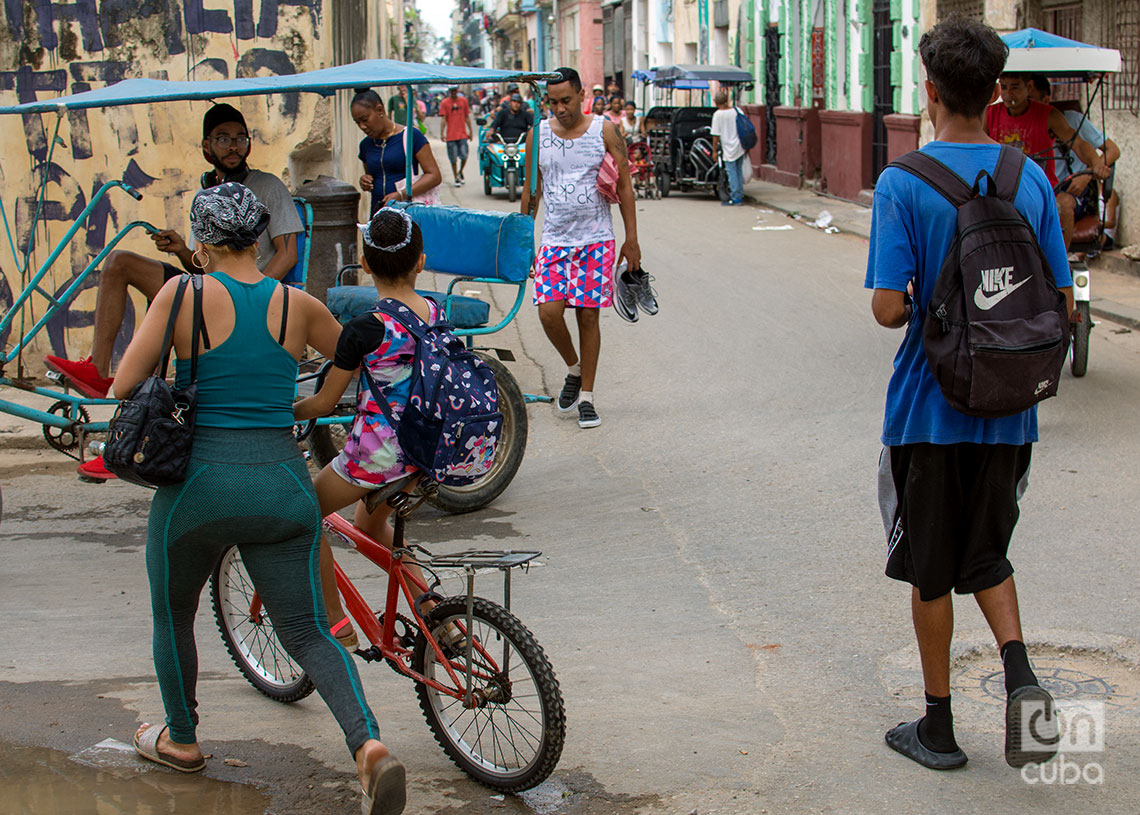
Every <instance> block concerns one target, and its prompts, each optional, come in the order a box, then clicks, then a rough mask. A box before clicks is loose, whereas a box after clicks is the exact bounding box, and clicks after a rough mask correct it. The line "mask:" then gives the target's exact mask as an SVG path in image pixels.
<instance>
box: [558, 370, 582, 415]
mask: <svg viewBox="0 0 1140 815" xmlns="http://www.w3.org/2000/svg"><path fill="white" fill-rule="evenodd" d="M581 392H582V377H580V376H576V375H575V374H566V382H564V383H563V385H562V393H560V394H558V401H557V402H555V403H554V404H555V406H556V407H557V408H558V412H559V413H572V412H573V411H574V408H576V407H577V406H578V394H580V393H581Z"/></svg>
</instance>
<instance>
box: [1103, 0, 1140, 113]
mask: <svg viewBox="0 0 1140 815" xmlns="http://www.w3.org/2000/svg"><path fill="white" fill-rule="evenodd" d="M1103 8H1104V15H1103V17H1102V19H1103V21H1104V26H1105V31H1104V32H1103V36H1102V37H1101V42H1102V43H1104V44H1105V45H1106V46H1107V47H1109V48H1115V49H1117V50H1118V51H1120V57H1121V61H1122V65H1121V67H1120V73H1118V74H1116V75H1115V76H1112V77H1110V78H1109V81H1108V87H1107V91H1108V95H1107V97H1106V99H1105V107H1107V108H1108V109H1109V110H1130V111H1132V112H1133V113H1138V112H1140V2H1137V0H1105V2H1104V6H1103Z"/></svg>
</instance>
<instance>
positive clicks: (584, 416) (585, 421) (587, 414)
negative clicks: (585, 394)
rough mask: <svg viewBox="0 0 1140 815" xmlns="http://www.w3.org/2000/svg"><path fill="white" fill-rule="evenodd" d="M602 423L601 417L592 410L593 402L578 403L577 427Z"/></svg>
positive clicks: (594, 425)
mask: <svg viewBox="0 0 1140 815" xmlns="http://www.w3.org/2000/svg"><path fill="white" fill-rule="evenodd" d="M601 423H602V417H601V416H599V415H598V411H596V410H594V403H593V402H579V403H578V427H597V426H598V425H600V424H601Z"/></svg>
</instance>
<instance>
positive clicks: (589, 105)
mask: <svg viewBox="0 0 1140 815" xmlns="http://www.w3.org/2000/svg"><path fill="white" fill-rule="evenodd" d="M598 99H601V100H602V110H603V111H605V109H606V105H607V104H608V103H609V100H608V99H606V89H605V88H603V87H602V86H601V85H595V86H594V89H593V93H591V94H590V98H589V99H583V100H582V112H583V113H593V112H594V108H595V107H596V105H597V100H598Z"/></svg>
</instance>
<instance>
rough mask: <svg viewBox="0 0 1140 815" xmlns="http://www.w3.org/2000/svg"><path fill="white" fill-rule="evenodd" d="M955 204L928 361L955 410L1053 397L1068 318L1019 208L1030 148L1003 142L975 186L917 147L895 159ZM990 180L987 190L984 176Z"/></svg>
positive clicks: (1006, 407)
mask: <svg viewBox="0 0 1140 815" xmlns="http://www.w3.org/2000/svg"><path fill="white" fill-rule="evenodd" d="M888 166H890V167H897V168H899V169H900V170H905V171H906V172H908V173H911V174H912V175H915V176H917V177H918V178H919V179H921V180H922V181H924V182H925V183H926V184H928V185H929V186H930V187H932V188H933V189H934V190H936V191H937V192H938V193H939V194H941V195H942V197H943V198H945V199H946V200H947V201H949V202H950V203H951V204H953V205H954V207H955V208H956V209H957V210H958V231H957V234H956V235H955V236H954V242H953V243H952V244H951V245H950V251H949V253H948V254H947V255H946V259H945V260H944V261H943V262H942V268H941V270H940V271H939V273H938V280H937V281H936V282H935V284H934V293H933V295H932V297H931V299H930V304H929V306H928V307H927V310H926V314H925V315H921V316H922V318H923V326H922V342H923V346H924V347H925V348H926V359H927V362H929V363H930V368H931V370H932V371H933V373H934V378H935V380H936V381H937V382H938V385H939V387H941V388H942V395H943V396H945V397H946V401H947V402H949V403H950V405H951V407H953V408H954V409H955V410H958V411H961V412H962V413H965V414H967V415H969V416H977V417H979V418H982V419H998V418H1001V417H1003V416H1012V415H1013V414H1015V413H1020V412H1022V411H1024V410H1028V409H1029V408H1031V407H1032V406H1033V405H1035V404H1037V403H1038V402H1040V401H1041V400H1042V399H1047V398H1048V397H1050V396H1054V395H1056V393H1057V384H1058V381H1059V380H1060V378H1061V369H1062V368H1063V367H1064V364H1065V357H1066V355H1067V354H1068V352H1069V336H1070V335H1069V315H1068V311H1067V309H1066V305H1065V296H1064V295H1063V294H1062V293H1061V292H1060V291H1059V290H1058V289H1057V283H1056V278H1055V277H1054V276H1053V272H1052V270H1051V269H1050V268H1049V263H1048V261H1047V260H1046V259H1045V253H1044V252H1042V251H1041V245H1040V244H1039V243H1038V242H1037V236H1036V234H1035V233H1034V231H1033V229H1032V228H1031V227H1030V226H1029V224H1028V223H1026V221H1025V218H1023V217H1022V215H1021V213H1020V212H1019V211H1018V210H1017V208H1016V207H1015V206H1014V205H1013V200H1014V197H1015V196H1016V195H1017V188H1018V185H1019V184H1020V183H1021V173H1022V169H1023V168H1024V166H1025V154H1024V153H1022V152H1021V151H1020V150H1018V149H1016V148H1013V147H1002V149H1001V153H1000V154H999V156H998V161H997V166H996V167H995V169H994V172H993V175H992V176H991V175H990V174H989V173H988V172H986V171H985V170H982V171H981V172H979V173H978V177H977V178H976V179H975V180H974V185H973V187H972V188H971V187H970V186H969V185H968V184H967V183H966V182H965V181H963V180H962V178H961V177H960V176H959V175H958V174H957V173H955V172H954V171H953V170H951V169H950V168H949V167H947V166H946V165H945V164H943V163H942V162H940V161H938V160H937V159H936V158H933V157H932V156H929V155H927V154H926V153H922V152H920V151H917V150H915V151H914V152H911V153H907V154H906V155H904V156H901V157H900V158H898V159H896V160H895V161H893V162H891V164H890V165H888ZM983 178H985V179H986V186H985V191H984V192H982V191H981V181H982V179H983Z"/></svg>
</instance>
